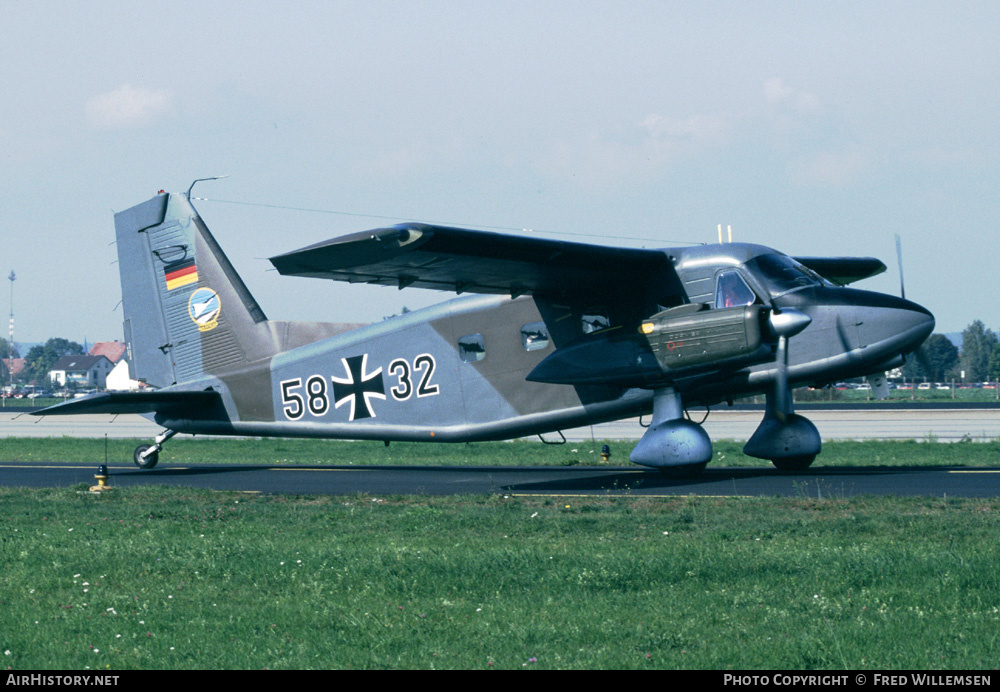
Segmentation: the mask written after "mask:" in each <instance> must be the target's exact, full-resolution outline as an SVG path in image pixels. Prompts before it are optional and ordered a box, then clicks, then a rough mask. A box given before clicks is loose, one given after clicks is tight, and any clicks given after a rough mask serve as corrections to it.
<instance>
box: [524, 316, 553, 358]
mask: <svg viewBox="0 0 1000 692" xmlns="http://www.w3.org/2000/svg"><path fill="white" fill-rule="evenodd" d="M521 344H522V345H523V346H524V350H525V351H541V350H542V349H543V348H545V347H546V346H548V345H549V330H548V329H547V328H546V327H545V323H544V322H531V323H530V324H526V325H524V326H523V327H521Z"/></svg>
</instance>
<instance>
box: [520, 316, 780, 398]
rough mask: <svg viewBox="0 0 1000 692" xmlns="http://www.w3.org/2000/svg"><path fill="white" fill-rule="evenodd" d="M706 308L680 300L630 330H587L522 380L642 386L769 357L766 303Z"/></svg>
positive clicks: (772, 351) (737, 365)
mask: <svg viewBox="0 0 1000 692" xmlns="http://www.w3.org/2000/svg"><path fill="white" fill-rule="evenodd" d="M706 308H707V306H706V305H704V304H701V303H695V304H690V305H681V306H678V307H675V308H670V309H668V310H664V311H663V312H659V313H656V314H655V315H653V316H652V317H650V318H648V319H646V320H643V322H642V323H641V324H640V325H639V328H638V329H637V330H635V331H633V330H629V331H628V332H624V333H623V330H622V329H620V328H617V329H616V328H612V329H607V330H603V331H600V332H596V333H594V334H589V335H586V336H584V337H583V338H581V339H577V340H576V341H574V342H572V343H570V344H568V345H566V346H564V347H562V348H559V349H557V350H556V351H555V352H554V353H552V354H550V355H549V356H548V357H547V358H545V360H543V361H542V362H541V363H539V364H538V366H537V367H535V369H534V370H532V371H531V373H530V374H529V375H528V378H527V379H528V380H530V381H532V382H549V383H553V384H613V385H620V386H629V387H635V386H639V387H642V386H648V385H650V384H651V383H655V382H660V381H664V380H672V379H675V378H678V377H688V376H691V375H697V374H700V373H703V372H709V371H713V370H718V369H719V368H739V367H745V366H748V365H753V364H755V363H762V362H765V361H768V360H770V359H771V358H772V357H773V354H774V349H773V348H772V344H771V343H770V342H769V341H768V339H767V336H768V333H769V332H768V331H767V319H768V314H769V311H768V310H767V308H764V307H763V306H760V305H748V306H741V307H735V308H720V309H716V310H709V309H706Z"/></svg>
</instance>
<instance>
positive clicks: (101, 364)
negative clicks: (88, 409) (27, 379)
mask: <svg viewBox="0 0 1000 692" xmlns="http://www.w3.org/2000/svg"><path fill="white" fill-rule="evenodd" d="M113 367H114V366H113V365H112V364H111V361H110V360H108V358H107V357H106V356H63V357H62V358H60V359H59V360H57V361H56V364H55V365H53V366H52V369H51V370H49V381H50V382H52V383H53V384H58V385H59V386H60V387H65V386H66V385H67V384H75V385H77V386H78V387H98V388H100V389H103V388H104V387H105V385H106V383H107V378H108V373H109V372H111V369H112V368H113Z"/></svg>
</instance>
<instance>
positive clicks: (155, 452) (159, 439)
mask: <svg viewBox="0 0 1000 692" xmlns="http://www.w3.org/2000/svg"><path fill="white" fill-rule="evenodd" d="M176 434H177V432H176V431H174V430H164V431H163V432H162V433H160V434H159V435H157V436H156V438H155V439H154V440H153V444H151V445H139V446H138V447H136V448H135V451H134V452H133V453H132V460H133V461H134V462H135V465H136V466H138V467H139V468H141V469H151V468H153V467H154V466H156V462H157V461H159V460H160V451H161V450H162V449H163V443H164V442H166V441H167V440H169V439H170V438H171V437H173V436H174V435H176Z"/></svg>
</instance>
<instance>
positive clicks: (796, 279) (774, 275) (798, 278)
mask: <svg viewBox="0 0 1000 692" xmlns="http://www.w3.org/2000/svg"><path fill="white" fill-rule="evenodd" d="M746 265H747V268H748V269H749V270H750V271H751V272H753V274H754V276H756V277H757V278H759V279H760V281H761V283H763V284H764V288H765V289H766V290H767V292H768V293H769V294H770V295H771V297H772V298H774V297H777V296H780V295H783V294H785V293H788V292H790V291H796V290H798V289H800V288H806V287H808V286H820V285H824V284H828V283H829V282H827V280H826V279H824V278H823V277H821V276H820V275H819V274H817V273H816V272H814V271H813V270H811V269H809V268H808V267H806V266H804V265H802V264H800V263H798V262H796V261H795V260H793V259H792V258H791V257H789V256H788V255H777V254H775V255H758V256H757V257H754V258H753V259H751V260H749V261H747V263H746Z"/></svg>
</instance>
